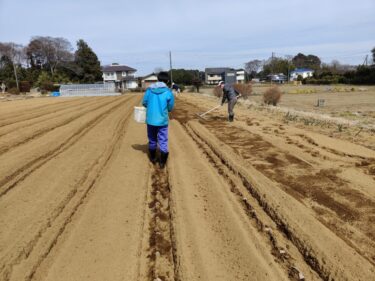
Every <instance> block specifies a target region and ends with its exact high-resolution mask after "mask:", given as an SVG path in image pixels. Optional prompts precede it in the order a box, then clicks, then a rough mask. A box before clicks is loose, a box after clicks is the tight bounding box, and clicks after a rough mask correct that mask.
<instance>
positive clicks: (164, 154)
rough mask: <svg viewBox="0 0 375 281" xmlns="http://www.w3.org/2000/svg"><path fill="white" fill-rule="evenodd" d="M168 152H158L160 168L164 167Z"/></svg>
mask: <svg viewBox="0 0 375 281" xmlns="http://www.w3.org/2000/svg"><path fill="white" fill-rule="evenodd" d="M168 154H169V153H168V152H162V151H161V152H160V163H159V164H160V169H164V167H165V164H167V159H168Z"/></svg>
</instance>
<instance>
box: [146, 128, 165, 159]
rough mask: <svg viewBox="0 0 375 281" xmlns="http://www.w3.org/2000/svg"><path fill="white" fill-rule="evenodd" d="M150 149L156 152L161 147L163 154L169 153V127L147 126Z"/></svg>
mask: <svg viewBox="0 0 375 281" xmlns="http://www.w3.org/2000/svg"><path fill="white" fill-rule="evenodd" d="M147 136H148V148H149V149H151V150H156V148H157V147H158V145H159V148H160V151H161V152H165V153H167V152H168V125H166V126H152V125H148V124H147Z"/></svg>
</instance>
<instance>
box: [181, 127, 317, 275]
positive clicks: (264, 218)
mask: <svg viewBox="0 0 375 281" xmlns="http://www.w3.org/2000/svg"><path fill="white" fill-rule="evenodd" d="M185 129H186V131H187V133H188V134H189V135H190V136H191V137H192V139H193V140H194V141H195V142H196V143H197V145H198V147H199V148H200V149H201V150H202V152H203V153H204V154H205V155H206V156H207V158H208V159H209V161H210V163H211V164H212V165H213V166H214V168H215V169H216V170H217V172H218V174H220V175H221V176H222V177H223V178H224V179H225V180H226V181H227V182H228V184H229V187H230V190H231V192H232V193H233V194H235V195H236V196H237V197H238V202H239V204H241V205H242V208H243V210H244V211H245V212H246V213H247V215H248V217H249V219H250V220H251V221H252V222H253V224H254V227H255V229H257V230H258V231H259V232H260V233H261V234H262V236H263V237H264V240H265V243H268V244H269V246H270V247H269V251H270V253H271V254H272V255H273V256H275V259H277V260H278V262H279V263H280V264H281V265H282V266H283V267H284V269H285V273H286V274H288V275H289V277H290V279H291V280H301V277H302V276H304V278H307V280H322V279H321V278H319V276H318V274H316V273H315V272H313V271H312V270H311V268H309V266H308V265H306V263H305V261H304V257H303V256H302V255H301V254H300V253H299V251H298V249H297V248H295V247H294V245H293V244H290V243H288V242H289V241H288V239H287V237H285V234H284V233H282V232H280V230H279V229H278V228H277V225H276V224H274V222H273V220H272V218H270V217H269V216H268V215H267V214H266V213H265V212H264V210H263V209H262V207H261V206H260V205H259V202H258V201H257V200H253V199H254V198H253V197H251V196H250V197H248V196H247V195H248V192H246V187H245V186H243V185H242V181H241V180H239V179H238V178H236V176H235V173H234V171H233V170H230V169H229V168H228V167H227V166H226V164H225V161H223V159H222V158H219V157H218V155H217V154H215V152H214V151H212V149H211V148H210V147H209V146H208V145H207V144H206V143H205V142H204V140H203V139H201V138H200V136H199V135H197V134H196V133H195V132H194V131H193V130H192V129H191V128H190V127H189V126H188V125H187V126H185ZM292 248H293V249H292Z"/></svg>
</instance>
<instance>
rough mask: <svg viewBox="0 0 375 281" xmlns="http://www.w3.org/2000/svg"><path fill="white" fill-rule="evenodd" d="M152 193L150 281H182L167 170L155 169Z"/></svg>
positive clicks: (153, 170) (150, 204)
mask: <svg viewBox="0 0 375 281" xmlns="http://www.w3.org/2000/svg"><path fill="white" fill-rule="evenodd" d="M150 190H151V198H150V202H149V204H148V207H149V209H150V210H149V212H150V221H149V234H150V237H149V254H148V259H149V261H148V277H149V280H150V281H154V280H164V281H172V280H174V281H179V280H180V279H179V277H178V267H177V264H176V262H177V254H176V249H175V242H174V232H173V224H172V220H173V215H172V212H171V190H170V185H169V180H168V173H167V171H165V170H161V169H159V168H158V167H155V166H153V167H152V174H151V188H150Z"/></svg>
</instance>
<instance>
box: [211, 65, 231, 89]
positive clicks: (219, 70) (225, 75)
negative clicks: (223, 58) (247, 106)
mask: <svg viewBox="0 0 375 281" xmlns="http://www.w3.org/2000/svg"><path fill="white" fill-rule="evenodd" d="M220 81H224V82H225V83H228V84H233V83H236V82H237V78H236V70H235V69H233V68H229V67H215V68H206V69H205V83H206V84H208V85H217V84H218V83H219V82H220Z"/></svg>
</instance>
